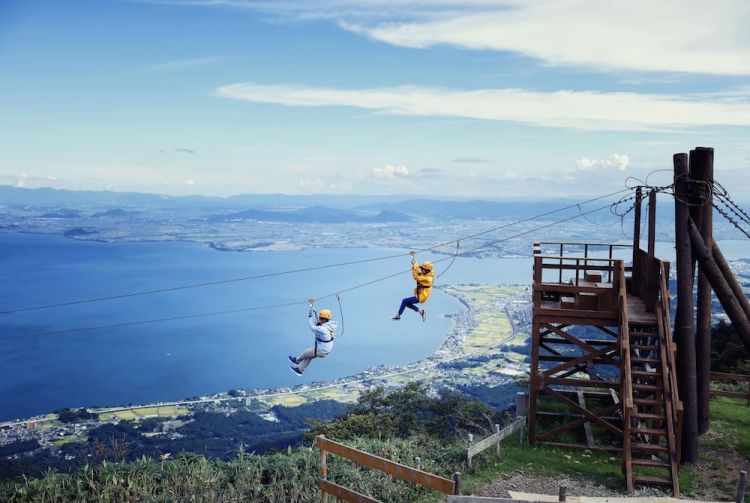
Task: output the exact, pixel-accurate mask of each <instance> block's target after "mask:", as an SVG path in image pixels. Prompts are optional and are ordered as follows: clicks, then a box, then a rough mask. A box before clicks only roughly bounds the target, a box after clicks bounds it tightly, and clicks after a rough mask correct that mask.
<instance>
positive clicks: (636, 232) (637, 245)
mask: <svg viewBox="0 0 750 503" xmlns="http://www.w3.org/2000/svg"><path fill="white" fill-rule="evenodd" d="M642 200H643V189H641V187H636V189H635V216H634V217H633V273H632V277H633V278H639V277H640V275H641V274H642V272H643V271H641V266H640V264H639V263H638V252H639V251H640V249H641V201H642ZM610 253H612V249H611V248H610ZM632 285H633V286H632V289H633V294H636V295H641V294H642V292H639V291H638V286H637V282H636V281H633V283H632Z"/></svg>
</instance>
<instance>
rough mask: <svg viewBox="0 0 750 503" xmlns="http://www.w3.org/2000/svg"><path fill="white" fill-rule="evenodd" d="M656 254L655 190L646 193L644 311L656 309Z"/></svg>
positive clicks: (650, 311)
mask: <svg viewBox="0 0 750 503" xmlns="http://www.w3.org/2000/svg"><path fill="white" fill-rule="evenodd" d="M655 255H656V191H655V190H652V191H651V192H649V193H648V256H647V259H646V268H645V269H646V271H645V272H646V292H645V294H644V295H643V300H644V301H645V303H646V311H647V312H649V313H653V312H654V311H655V310H656V290H657V288H658V287H657V285H656V281H655V279H656V277H657V271H654V256H655Z"/></svg>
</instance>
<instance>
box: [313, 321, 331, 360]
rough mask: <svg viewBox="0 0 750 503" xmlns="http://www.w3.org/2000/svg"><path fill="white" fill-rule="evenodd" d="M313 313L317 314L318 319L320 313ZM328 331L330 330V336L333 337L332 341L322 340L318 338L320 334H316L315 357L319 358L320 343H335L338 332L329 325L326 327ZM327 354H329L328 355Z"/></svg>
mask: <svg viewBox="0 0 750 503" xmlns="http://www.w3.org/2000/svg"><path fill="white" fill-rule="evenodd" d="M313 312H314V313H315V316H316V317H317V315H318V313H317V312H316V311H313ZM326 329H328V335H330V336H331V338H330V339H328V340H326V339H321V338H320V337H318V333H317V332H315V344H313V353H314V354H315V357H317V356H318V342H323V343H326V342H333V339H335V338H336V332H335V330H334V329H333V327H331V326H330V325H329V326H327V327H326ZM326 354H327V353H326Z"/></svg>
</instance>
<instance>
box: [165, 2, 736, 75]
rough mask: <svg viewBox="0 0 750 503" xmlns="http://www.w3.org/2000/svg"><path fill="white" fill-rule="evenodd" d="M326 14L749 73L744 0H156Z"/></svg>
mask: <svg viewBox="0 0 750 503" xmlns="http://www.w3.org/2000/svg"><path fill="white" fill-rule="evenodd" d="M160 3H169V4H177V5H191V6H195V5H203V6H212V7H225V8H226V7H228V8H234V9H237V8H245V9H249V10H255V11H259V12H262V13H265V14H269V15H272V16H276V17H280V18H294V19H302V20H311V19H312V20H314V19H329V20H332V21H336V22H338V23H339V25H340V26H341V27H342V28H343V29H347V30H349V31H351V32H353V33H358V34H361V35H364V36H368V37H370V38H372V39H375V40H378V41H382V42H385V43H388V44H392V45H397V46H403V47H415V48H427V47H432V46H435V45H440V44H447V45H453V46H458V47H461V48H466V49H473V50H492V51H507V52H512V53H517V54H522V55H525V56H529V57H532V58H536V59H538V60H541V61H543V62H545V63H546V64H551V65H564V66H573V67H586V68H608V69H612V68H614V69H623V70H635V71H649V72H653V71H659V72H686V73H701V74H718V75H749V74H750V37H748V36H747V33H748V30H747V27H748V26H750V2H747V1H746V0H714V1H713V2H711V3H710V5H709V4H707V3H706V2H705V1H703V0H680V1H656V2H655V1H652V0H628V1H620V2H616V1H602V0H526V1H523V0H416V1H409V0H351V1H345V0H316V1H312V0H311V1H301V0H286V1H285V0H278V1H273V2H272V1H268V0H163V1H162V2H160Z"/></svg>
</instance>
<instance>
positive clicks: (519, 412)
mask: <svg viewBox="0 0 750 503" xmlns="http://www.w3.org/2000/svg"><path fill="white" fill-rule="evenodd" d="M528 399H529V395H528V394H527V393H526V392H524V391H519V392H518V393H516V418H519V417H526V411H527V409H528V404H529V401H528Z"/></svg>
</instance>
